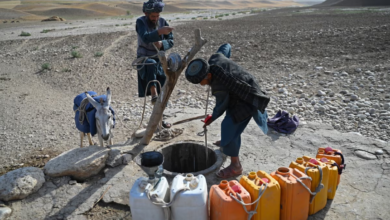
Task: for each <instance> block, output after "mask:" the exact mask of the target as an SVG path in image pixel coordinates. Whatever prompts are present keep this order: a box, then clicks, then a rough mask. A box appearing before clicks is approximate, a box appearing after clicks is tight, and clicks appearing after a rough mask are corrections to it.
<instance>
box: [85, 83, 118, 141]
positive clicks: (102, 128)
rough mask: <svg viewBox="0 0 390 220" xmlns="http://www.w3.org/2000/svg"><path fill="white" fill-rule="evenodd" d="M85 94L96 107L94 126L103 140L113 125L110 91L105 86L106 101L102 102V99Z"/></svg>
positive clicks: (107, 136) (106, 137)
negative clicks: (98, 99)
mask: <svg viewBox="0 0 390 220" xmlns="http://www.w3.org/2000/svg"><path fill="white" fill-rule="evenodd" d="M85 94H86V95H87V98H88V101H89V103H91V104H92V105H93V107H95V108H96V114H95V119H96V128H97V130H98V135H100V136H101V137H102V138H103V139H104V140H108V139H109V138H110V133H111V132H110V131H111V128H112V127H113V126H114V121H113V115H112V113H111V110H110V103H111V91H110V88H109V87H108V88H107V101H106V102H104V101H103V99H100V102H97V101H95V99H93V98H92V97H91V96H90V95H89V94H88V93H85Z"/></svg>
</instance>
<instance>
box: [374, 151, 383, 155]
mask: <svg viewBox="0 0 390 220" xmlns="http://www.w3.org/2000/svg"><path fill="white" fill-rule="evenodd" d="M375 154H376V155H383V150H376V151H375Z"/></svg>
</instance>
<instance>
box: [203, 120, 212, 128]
mask: <svg viewBox="0 0 390 220" xmlns="http://www.w3.org/2000/svg"><path fill="white" fill-rule="evenodd" d="M211 122H213V121H212V120H209V121H206V122H205V123H204V125H203V128H205V127H207V126H209V125H210V124H211Z"/></svg>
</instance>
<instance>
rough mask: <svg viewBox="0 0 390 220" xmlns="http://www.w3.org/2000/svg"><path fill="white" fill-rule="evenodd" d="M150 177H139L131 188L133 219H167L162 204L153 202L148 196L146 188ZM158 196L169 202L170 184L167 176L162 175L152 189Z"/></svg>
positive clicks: (152, 192)
mask: <svg viewBox="0 0 390 220" xmlns="http://www.w3.org/2000/svg"><path fill="white" fill-rule="evenodd" d="M148 180H149V179H148V178H146V177H141V178H138V179H137V180H136V181H135V183H134V185H133V187H132V188H131V190H130V195H129V197H130V210H131V215H132V219H133V220H146V219H151V220H165V218H164V211H163V209H162V208H161V206H158V205H155V204H153V203H152V202H151V201H150V200H149V198H148V197H147V196H146V193H145V188H146V187H147V185H148ZM150 193H151V195H153V194H155V195H157V197H158V198H160V199H163V200H164V201H165V202H169V184H168V181H167V179H166V178H165V177H161V179H160V181H159V182H158V184H157V185H156V186H155V187H154V188H153V189H152V190H151V191H150Z"/></svg>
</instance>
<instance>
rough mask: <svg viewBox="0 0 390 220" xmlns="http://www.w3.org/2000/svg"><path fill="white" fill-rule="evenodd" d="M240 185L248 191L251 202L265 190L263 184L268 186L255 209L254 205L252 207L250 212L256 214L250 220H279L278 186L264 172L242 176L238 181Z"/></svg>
mask: <svg viewBox="0 0 390 220" xmlns="http://www.w3.org/2000/svg"><path fill="white" fill-rule="evenodd" d="M240 183H241V185H242V186H243V187H244V188H245V189H246V190H248V192H249V194H250V196H251V198H252V202H254V201H256V199H257V198H258V196H259V192H261V191H262V190H264V189H265V183H268V186H267V188H266V190H265V192H264V193H263V195H262V196H261V199H260V201H259V202H258V203H259V204H258V206H257V209H256V210H255V208H256V204H253V205H252V209H251V210H255V211H256V212H257V213H256V214H255V215H254V216H253V218H252V220H273V219H275V220H279V218H280V194H281V191H280V185H279V183H278V181H276V180H275V179H274V178H272V177H271V176H270V175H269V174H267V173H266V172H264V171H261V170H259V171H257V172H250V173H249V175H248V176H245V175H243V176H242V177H241V179H240Z"/></svg>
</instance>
